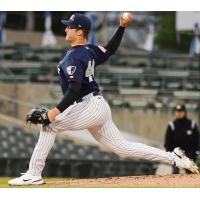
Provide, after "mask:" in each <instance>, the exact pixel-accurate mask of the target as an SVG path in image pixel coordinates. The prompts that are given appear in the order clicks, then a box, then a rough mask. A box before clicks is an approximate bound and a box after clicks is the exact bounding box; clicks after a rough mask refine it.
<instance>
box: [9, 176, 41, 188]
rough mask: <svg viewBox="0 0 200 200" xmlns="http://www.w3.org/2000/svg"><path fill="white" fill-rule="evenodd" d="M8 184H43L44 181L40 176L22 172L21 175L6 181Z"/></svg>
mask: <svg viewBox="0 0 200 200" xmlns="http://www.w3.org/2000/svg"><path fill="white" fill-rule="evenodd" d="M8 184H9V185H16V186H17V185H18V186H20V185H42V184H44V181H43V179H42V177H41V176H32V175H30V174H27V173H25V174H23V175H22V176H20V177H18V178H15V179H11V180H10V181H8Z"/></svg>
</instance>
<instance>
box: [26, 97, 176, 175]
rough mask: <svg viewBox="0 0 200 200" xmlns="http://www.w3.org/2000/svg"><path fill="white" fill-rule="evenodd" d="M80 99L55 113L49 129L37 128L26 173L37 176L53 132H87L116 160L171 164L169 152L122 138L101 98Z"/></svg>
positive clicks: (48, 148) (49, 145)
mask: <svg viewBox="0 0 200 200" xmlns="http://www.w3.org/2000/svg"><path fill="white" fill-rule="evenodd" d="M83 99H84V100H83V101H82V102H80V103H74V104H73V105H71V106H70V107H69V108H67V109H66V110H65V111H64V112H62V113H61V114H59V115H58V116H57V117H56V119H55V120H54V121H53V122H52V123H51V124H50V125H49V126H46V127H42V128H41V131H40V136H39V140H38V143H37V145H36V146H35V149H34V151H33V154H32V157H31V160H30V163H29V170H28V173H30V174H32V175H35V176H40V175H41V173H42V170H43V168H44V166H45V161H46V158H47V156H48V154H49V152H50V150H51V148H52V147H53V144H54V141H55V138H56V133H57V132H62V131H66V130H82V129H88V130H89V131H90V132H91V134H92V135H93V137H94V138H95V139H96V140H97V141H99V142H100V143H101V144H103V145H104V146H106V147H107V148H109V149H110V150H111V151H113V152H114V153H116V154H117V155H119V156H120V157H124V158H141V159H146V160H151V161H156V162H161V163H165V164H169V165H173V163H174V155H173V154H172V153H170V152H165V151H163V150H160V149H157V148H154V147H150V146H147V145H145V144H141V143H133V142H129V141H127V140H126V139H124V138H123V137H122V135H121V134H120V132H119V130H118V128H117V127H116V126H115V124H114V123H113V121H112V117H111V111H110V107H109V105H108V103H107V102H106V101H105V100H104V98H103V97H102V96H93V94H89V95H87V96H85V97H84V98H83Z"/></svg>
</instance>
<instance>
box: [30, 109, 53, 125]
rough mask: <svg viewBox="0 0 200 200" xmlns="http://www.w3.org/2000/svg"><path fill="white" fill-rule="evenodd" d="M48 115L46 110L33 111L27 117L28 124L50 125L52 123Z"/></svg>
mask: <svg viewBox="0 0 200 200" xmlns="http://www.w3.org/2000/svg"><path fill="white" fill-rule="evenodd" d="M47 113H48V111H47V110H46V109H45V108H34V109H31V110H30V111H29V112H28V113H27V115H26V123H30V124H42V125H48V124H50V123H51V122H50V120H49V118H48V115H47Z"/></svg>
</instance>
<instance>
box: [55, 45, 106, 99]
mask: <svg viewBox="0 0 200 200" xmlns="http://www.w3.org/2000/svg"><path fill="white" fill-rule="evenodd" d="M108 57H109V53H108V51H107V50H106V49H105V48H104V47H102V46H95V45H91V44H87V45H79V46H75V47H72V48H70V49H69V50H68V51H67V52H66V54H65V56H64V58H63V59H62V60H61V61H60V62H59V64H58V73H59V76H60V84H61V88H62V92H63V94H65V93H66V91H67V89H68V87H69V82H70V81H77V82H80V83H81V85H82V87H81V94H80V97H83V96H85V95H87V94H89V93H91V92H96V91H97V92H99V87H98V84H97V83H96V81H95V79H94V70H95V66H97V65H99V64H101V63H103V62H104V61H105V60H106V59H107V58H108Z"/></svg>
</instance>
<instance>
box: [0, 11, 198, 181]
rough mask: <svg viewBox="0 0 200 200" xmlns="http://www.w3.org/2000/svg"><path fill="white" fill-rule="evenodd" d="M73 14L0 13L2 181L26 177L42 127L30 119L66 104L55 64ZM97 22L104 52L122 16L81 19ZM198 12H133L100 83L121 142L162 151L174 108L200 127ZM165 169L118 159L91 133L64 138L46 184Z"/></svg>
mask: <svg viewBox="0 0 200 200" xmlns="http://www.w3.org/2000/svg"><path fill="white" fill-rule="evenodd" d="M73 13H75V12H69V11H68V12H66V11H65V12H62V11H60V12H30V11H29V12H14V11H11V12H2V11H1V12H0V177H1V176H18V175H19V174H20V173H21V172H25V171H26V170H27V167H28V163H29V159H30V156H31V154H32V151H33V148H34V146H35V144H36V142H37V138H38V133H39V127H37V126H27V125H26V123H25V116H26V113H27V112H28V110H30V109H31V108H33V107H36V106H43V107H46V108H52V107H53V106H55V105H56V104H57V103H58V102H59V101H60V99H61V98H62V93H61V89H60V85H59V77H58V74H57V64H58V62H59V60H60V59H62V57H63V56H64V53H65V52H66V50H67V49H68V48H69V46H68V44H67V43H66V41H65V32H64V29H65V27H64V26H63V25H62V24H61V23H60V20H61V19H64V18H67V19H68V18H69V17H70V16H71V15H72V14H73ZM79 13H85V14H86V15H88V16H89V17H90V18H91V20H92V21H93V30H92V31H91V34H90V35H89V42H90V43H92V44H101V45H106V44H107V42H108V41H109V39H110V38H111V37H112V35H113V34H114V31H115V30H116V29H117V27H118V25H119V15H120V14H121V12H79ZM199 24H200V12H144V11H143V12H134V23H132V25H131V26H130V27H129V28H128V29H126V31H125V34H124V37H123V40H122V43H121V46H120V48H119V49H118V51H117V52H116V53H115V55H113V56H112V57H111V58H110V59H109V60H108V61H107V62H106V63H105V64H103V65H102V66H99V67H98V68H97V69H96V74H95V77H96V80H97V82H98V83H99V85H100V87H101V90H102V92H103V95H104V97H105V98H106V99H107V101H108V102H109V104H110V105H111V109H112V113H113V120H114V122H115V123H116V125H117V126H118V127H119V128H120V130H121V132H122V134H123V135H124V137H126V138H127V139H128V140H131V141H134V142H143V143H146V144H148V145H152V146H155V147H159V148H162V149H164V147H163V143H164V134H165V130H166V127H167V124H168V122H169V121H170V120H172V119H174V112H173V111H174V110H173V109H174V107H175V105H176V104H177V103H184V104H185V105H186V107H187V110H188V115H189V117H191V118H193V119H194V120H195V121H196V122H197V124H198V125H200V55H199V54H200V40H199V34H200V31H199ZM169 170H170V169H169V168H167V167H166V166H161V165H157V164H156V163H152V162H148V161H143V160H129V159H121V158H119V157H118V156H116V155H114V154H113V153H111V152H109V151H108V150H107V149H105V148H104V147H102V146H99V144H97V142H96V141H95V140H94V139H93V138H92V137H91V136H90V134H89V133H88V131H87V130H83V131H77V132H69V131H66V132H64V133H60V134H59V135H58V137H57V140H56V142H55V145H54V147H53V149H52V151H51V153H50V155H49V157H48V160H47V164H46V167H45V170H44V173H43V175H44V176H47V177H75V178H76V177H77V178H86V177H109V176H127V175H149V174H152V175H153V174H163V173H169V172H170V171H169Z"/></svg>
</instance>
